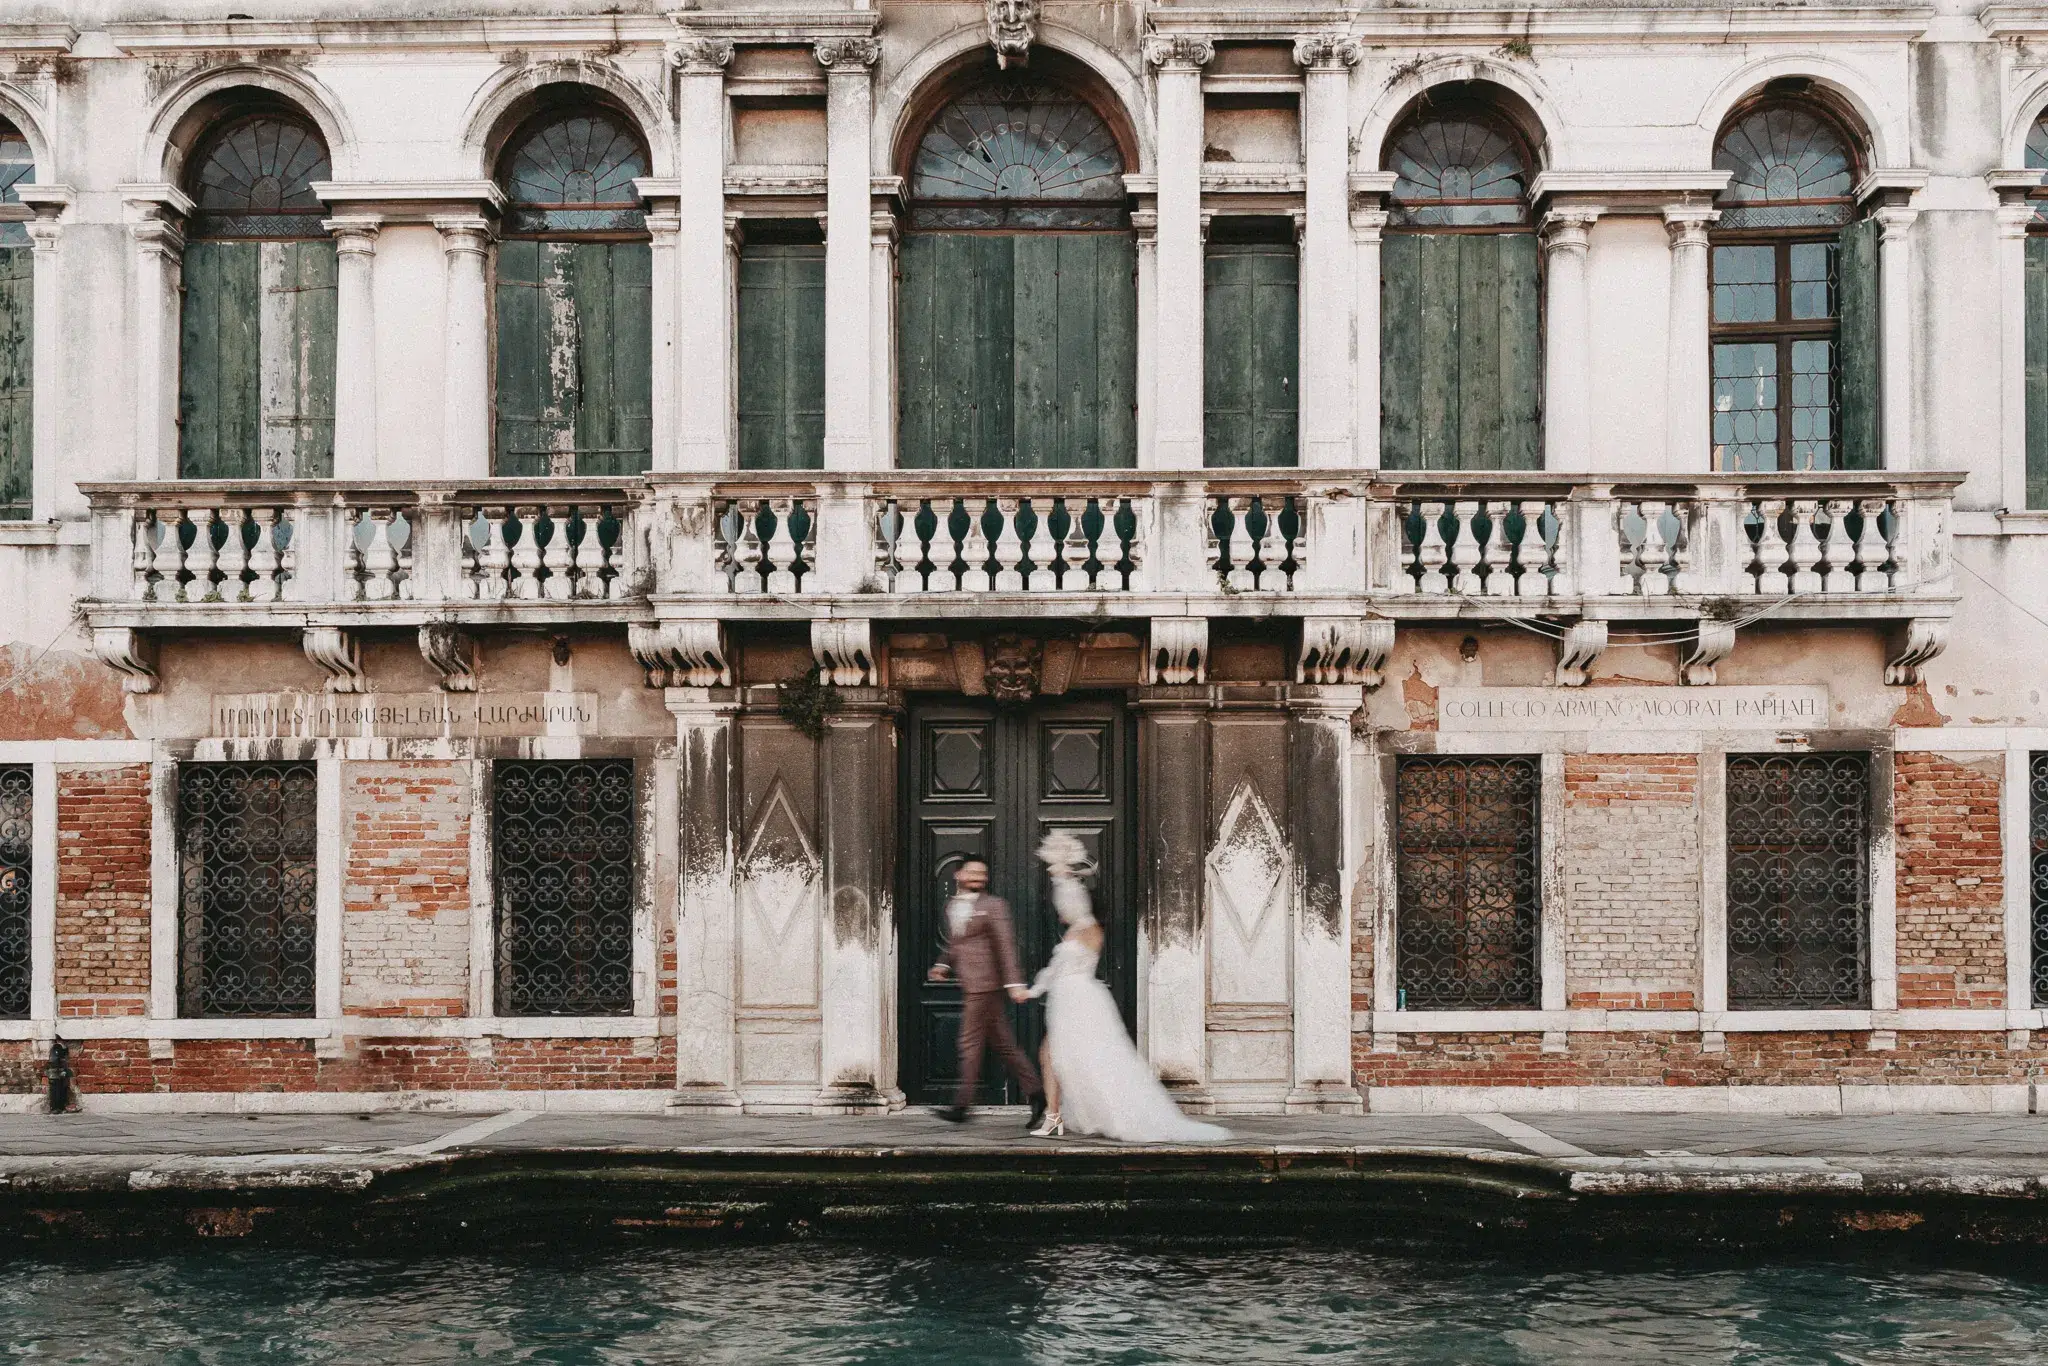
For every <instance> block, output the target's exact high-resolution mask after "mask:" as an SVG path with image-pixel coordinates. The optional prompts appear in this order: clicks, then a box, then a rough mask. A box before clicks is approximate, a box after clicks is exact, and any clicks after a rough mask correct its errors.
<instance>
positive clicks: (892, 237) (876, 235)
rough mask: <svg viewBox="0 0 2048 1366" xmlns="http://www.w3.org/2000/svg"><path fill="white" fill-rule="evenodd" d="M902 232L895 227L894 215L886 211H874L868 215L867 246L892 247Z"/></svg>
mask: <svg viewBox="0 0 2048 1366" xmlns="http://www.w3.org/2000/svg"><path fill="white" fill-rule="evenodd" d="M900 236H902V231H901V230H900V229H899V228H898V227H897V225H896V215H895V214H893V213H890V212H889V211H888V210H887V209H874V210H870V211H869V213H868V245H870V246H876V247H893V246H895V245H896V239H897V238H898V237H900Z"/></svg>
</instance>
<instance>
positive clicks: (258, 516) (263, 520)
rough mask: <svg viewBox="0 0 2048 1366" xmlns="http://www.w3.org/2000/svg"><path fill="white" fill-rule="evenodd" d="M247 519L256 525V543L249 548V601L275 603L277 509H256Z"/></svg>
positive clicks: (276, 587)
mask: <svg viewBox="0 0 2048 1366" xmlns="http://www.w3.org/2000/svg"><path fill="white" fill-rule="evenodd" d="M249 518H250V520H251V521H253V522H254V523H255V524H256V541H255V544H254V545H252V546H250V547H249V601H251V602H276V601H277V599H278V582H277V571H278V558H277V540H276V537H277V509H276V508H256V509H254V510H252V511H251V512H250V514H249Z"/></svg>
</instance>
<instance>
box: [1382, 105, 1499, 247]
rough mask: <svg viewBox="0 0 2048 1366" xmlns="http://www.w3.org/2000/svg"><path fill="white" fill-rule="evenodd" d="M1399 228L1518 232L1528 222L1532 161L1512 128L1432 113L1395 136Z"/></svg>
mask: <svg viewBox="0 0 2048 1366" xmlns="http://www.w3.org/2000/svg"><path fill="white" fill-rule="evenodd" d="M1387 169H1388V170H1390V171H1392V172H1394V174H1395V176H1396V177H1397V179H1396V180H1395V181H1394V190H1393V193H1392V195H1391V196H1390V199H1391V201H1392V202H1391V204H1390V208H1391V211H1392V214H1393V219H1392V221H1393V223H1394V225H1396V226H1405V227H1443V228H1480V227H1517V226H1521V225H1524V224H1526V223H1528V221H1529V197H1528V195H1529V159H1528V155H1527V154H1526V153H1525V152H1524V151H1523V150H1522V145H1521V140H1520V139H1519V138H1517V137H1516V136H1515V135H1514V134H1513V133H1512V132H1510V131H1509V130H1508V128H1507V126H1506V124H1505V123H1504V122H1503V121H1502V120H1501V119H1499V118H1498V117H1495V116H1493V115H1491V114H1489V113H1486V112H1484V111H1480V110H1464V111H1452V112H1445V113H1433V114H1430V115H1428V116H1426V117H1423V118H1418V119H1416V120H1414V121H1413V122H1411V123H1410V124H1408V126H1407V127H1406V128H1404V129H1402V130H1401V131H1400V132H1398V133H1396V134H1395V135H1394V139H1393V141H1392V142H1391V143H1390V144H1389V145H1388V148H1387Z"/></svg>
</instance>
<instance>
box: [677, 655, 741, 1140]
mask: <svg viewBox="0 0 2048 1366" xmlns="http://www.w3.org/2000/svg"><path fill="white" fill-rule="evenodd" d="M662 700H663V701H664V703H665V704H666V705H667V707H668V710H669V712H670V714H671V715H673V716H674V717H675V718H676V796H677V817H678V822H679V824H680V827H681V831H682V834H681V843H680V846H679V848H678V851H677V858H676V1099H675V1104H676V1105H677V1106H678V1107H683V1108H688V1109H693V1110H696V1109H707V1110H731V1111H737V1110H738V1109H739V1108H740V1097H739V1090H738V1084H737V1083H738V1079H739V1072H738V1057H737V1051H736V1045H737V1024H736V1020H735V1016H734V1011H733V1005H734V999H735V996H736V993H737V990H738V965H737V960H736V957H735V944H734V940H735V933H736V926H735V914H736V908H737V901H736V897H735V892H734V885H733V875H734V868H733V841H734V833H733V821H734V818H735V813H734V810H733V786H732V785H733V761H734V758H735V752H734V746H733V738H734V726H733V718H734V716H735V715H736V714H737V713H738V711H739V701H738V696H737V694H736V693H734V691H733V690H732V689H730V688H691V687H683V688H669V689H667V690H666V691H665V692H664V693H663V695H662Z"/></svg>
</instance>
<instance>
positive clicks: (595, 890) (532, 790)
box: [491, 759, 633, 1015]
mask: <svg viewBox="0 0 2048 1366" xmlns="http://www.w3.org/2000/svg"><path fill="white" fill-rule="evenodd" d="M491 837H492V838H491V847H492V850H493V861H494V864H495V871H496V887H497V900H498V954H497V997H498V1013H499V1014H500V1015H624V1014H628V1013H630V1012H631V1011H632V1009H633V761H632V760H631V759H605V760H595V761H574V762H559V761H553V760H524V759H522V760H517V761H513V760H506V761H503V762H500V763H499V764H497V765H496V767H495V768H494V770H493V774H492V784H491Z"/></svg>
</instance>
